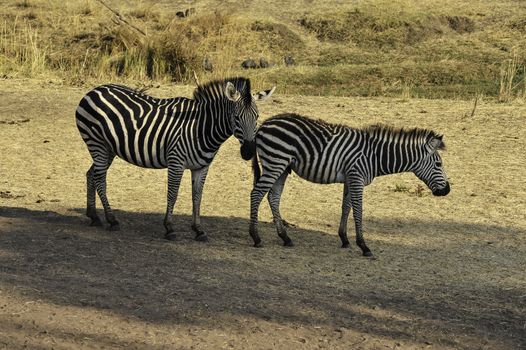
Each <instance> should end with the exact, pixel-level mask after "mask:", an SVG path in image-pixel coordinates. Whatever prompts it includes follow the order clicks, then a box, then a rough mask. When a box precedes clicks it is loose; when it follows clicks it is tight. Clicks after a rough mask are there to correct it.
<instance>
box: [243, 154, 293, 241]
mask: <svg viewBox="0 0 526 350" xmlns="http://www.w3.org/2000/svg"><path fill="white" fill-rule="evenodd" d="M262 165H263V167H262V168H263V174H262V175H261V177H260V178H259V179H258V181H257V182H256V184H255V185H254V189H253V190H252V192H251V193H250V229H249V233H250V236H251V237H252V240H253V241H254V247H261V238H260V237H259V234H258V213H259V205H260V204H261V201H262V200H263V197H265V195H266V194H267V192H268V191H269V190H270V189H271V188H272V186H274V183H275V182H276V180H277V179H278V178H279V177H280V175H281V174H283V172H284V171H285V169H286V167H287V166H288V163H287V164H283V167H282V166H281V165H278V167H277V168H275V169H270V168H267V167H266V166H265V164H263V163H262Z"/></svg>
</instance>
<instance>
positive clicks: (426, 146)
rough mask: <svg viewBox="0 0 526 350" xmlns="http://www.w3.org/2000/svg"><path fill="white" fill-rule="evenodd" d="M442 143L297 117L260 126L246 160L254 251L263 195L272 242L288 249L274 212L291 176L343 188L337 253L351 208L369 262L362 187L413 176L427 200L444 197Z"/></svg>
mask: <svg viewBox="0 0 526 350" xmlns="http://www.w3.org/2000/svg"><path fill="white" fill-rule="evenodd" d="M442 137H443V136H442V135H439V134H437V133H436V132H434V131H432V130H426V129H419V128H414V129H409V130H406V129H396V128H393V127H389V126H384V125H372V126H369V127H366V128H364V129H355V128H351V127H348V126H345V125H337V124H329V123H326V122H323V121H321V120H313V119H309V118H306V117H303V116H300V115H297V114H281V115H277V116H275V117H272V118H270V119H268V120H266V121H265V122H264V123H263V124H262V125H261V127H260V128H259V130H258V132H257V134H256V155H255V156H254V158H253V159H252V167H253V170H254V188H253V190H252V192H251V195H250V236H251V237H252V239H253V240H254V246H255V247H259V246H261V239H260V237H259V235H258V230H257V224H258V211H259V205H260V203H261V200H262V199H263V197H264V196H265V194H266V193H267V192H268V202H269V204H270V209H271V211H272V215H273V218H274V223H275V225H276V230H277V233H278V236H279V237H281V239H283V242H284V245H285V246H292V245H293V243H292V240H291V239H290V238H289V236H288V235H287V232H286V230H285V227H284V224H283V220H282V219H281V215H280V212H279V204H280V198H281V193H282V191H283V187H284V185H285V181H286V179H287V176H288V174H289V173H290V172H291V170H293V171H294V172H295V173H296V174H298V175H299V176H300V177H302V178H304V179H306V180H309V181H311V182H316V183H322V184H327V183H343V184H344V190H343V202H342V215H341V220H340V226H339V229H338V234H339V236H340V239H341V242H342V247H343V248H346V247H348V246H349V240H348V238H347V219H348V217H349V212H350V209H351V207H352V209H353V216H354V224H355V228H356V244H357V245H358V247H360V248H361V250H362V253H363V255H364V256H372V255H373V254H372V252H371V250H370V249H369V248H368V247H367V245H366V244H365V241H364V239H363V233H362V198H363V190H364V187H365V186H367V185H368V184H370V183H371V182H372V181H373V179H374V178H375V177H376V176H381V175H388V174H394V173H401V172H413V173H414V174H415V175H416V176H417V177H418V178H419V179H420V180H422V181H423V182H424V183H425V184H426V185H427V186H428V187H429V189H430V190H431V191H432V192H433V195H435V196H445V195H447V194H448V193H449V191H450V187H449V182H448V179H447V175H446V173H445V172H444V168H443V166H442V160H441V158H440V155H439V153H438V152H437V151H438V150H442V149H445V144H444V142H443V141H442ZM258 157H259V159H260V162H261V169H260V168H259V164H258Z"/></svg>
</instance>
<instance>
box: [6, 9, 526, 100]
mask: <svg viewBox="0 0 526 350" xmlns="http://www.w3.org/2000/svg"><path fill="white" fill-rule="evenodd" d="M107 3H108V4H109V5H110V6H111V7H112V8H114V9H115V10H117V11H118V12H119V13H120V14H121V16H123V18H125V19H126V20H127V21H128V22H129V23H130V24H131V25H133V26H135V27H137V28H138V29H139V30H140V31H142V32H144V33H146V36H145V35H143V34H141V33H140V32H139V31H138V30H135V29H133V28H132V27H130V26H129V25H127V24H125V23H124V22H122V21H121V20H119V19H118V17H117V16H115V15H114V14H113V13H112V12H110V11H109V10H108V9H106V8H105V7H103V6H102V5H101V4H100V3H99V2H97V1H95V0H74V1H68V2H66V3H64V2H60V1H58V0H51V1H43V0H27V1H18V0H7V1H6V3H5V5H4V6H2V8H1V9H0V27H1V33H2V41H1V43H0V72H1V73H2V74H4V75H7V76H14V77H16V76H25V77H37V76H40V77H51V78H56V79H60V80H62V81H64V82H66V83H67V84H85V83H90V82H102V81H108V80H111V81H141V82H143V83H145V82H152V81H157V82H166V81H183V82H184V81H189V80H190V78H191V76H192V74H191V73H192V71H193V70H195V71H197V72H198V74H199V75H200V76H203V78H202V79H203V80H205V79H210V78H217V77H224V76H227V75H235V74H243V75H248V76H250V77H254V78H257V79H258V80H260V81H264V82H266V83H268V84H276V85H279V86H280V89H283V90H282V91H286V92H287V93H301V94H321V95H363V96H376V95H394V96H407V95H410V96H421V97H464V98H465V97H473V96H476V95H477V94H483V95H486V96H494V97H498V96H499V95H502V88H503V87H502V86H503V85H502V84H501V80H502V79H504V80H505V79H508V80H509V77H510V75H509V74H512V75H513V77H514V79H512V87H515V89H512V90H513V91H510V92H509V94H511V95H510V97H505V98H504V99H506V100H507V99H509V98H516V97H517V96H518V97H521V96H522V94H523V91H524V89H523V88H522V86H524V84H523V85H519V86H518V87H517V86H516V85H517V83H518V82H519V81H522V80H521V79H522V77H523V76H524V73H523V70H521V69H522V67H523V66H522V65H523V62H524V60H525V58H526V57H525V54H524V52H526V50H525V49H526V40H525V39H524V37H525V35H524V34H525V33H526V29H525V26H524V21H523V17H524V14H525V13H526V9H525V6H526V5H524V4H523V3H521V2H517V1H511V0H499V1H495V2H491V3H490V2H487V1H482V0H478V1H471V2H469V3H468V2H458V1H451V0H441V1H440V3H439V4H437V3H436V2H435V1H429V0H428V1H420V2H414V1H407V0H397V1H383V0H369V1H356V2H353V3H349V2H345V1H336V0H334V1H331V2H323V3H320V2H316V3H312V2H307V1H293V2H287V3H283V2H278V1H267V2H265V5H263V4H259V3H257V2H253V1H245V2H240V3H236V4H233V3H224V2H220V1H215V0H204V1H199V2H196V3H195V4H194V5H192V6H193V7H195V12H194V13H193V14H191V15H190V16H189V17H187V18H184V19H181V18H178V17H177V16H175V13H176V12H177V11H184V10H185V9H188V3H187V2H184V1H170V2H168V1H161V2H154V1H149V0H144V1H140V2H138V3H136V4H135V5H133V6H131V5H130V4H129V3H127V2H121V1H111V2H110V1H108V2H107ZM336 8H337V10H335V9H336ZM212 9H216V10H212ZM286 55H292V56H293V57H294V58H295V60H296V65H295V66H292V67H286V66H285V65H284V63H283V58H284V56H286ZM260 57H266V58H267V60H269V61H270V62H271V63H273V64H275V66H274V68H269V69H258V70H251V71H249V72H247V71H242V70H241V68H240V63H241V62H242V61H243V60H244V59H247V58H252V59H254V60H256V61H259V58H260ZM205 58H208V59H209V60H210V61H211V62H212V64H213V66H214V72H213V73H209V72H205V71H204V70H203V67H202V62H203V60H204V59H205ZM509 59H513V60H516V62H517V65H516V66H514V68H515V71H513V72H511V71H510V72H508V71H509V69H510V67H509V66H508V65H507V62H508V60H509ZM503 66H505V67H506V70H505V71H506V73H505V74H507V75H504V76H503V75H502V73H501V67H503ZM506 84H508V85H506ZM504 89H508V90H509V83H504ZM501 99H502V98H501Z"/></svg>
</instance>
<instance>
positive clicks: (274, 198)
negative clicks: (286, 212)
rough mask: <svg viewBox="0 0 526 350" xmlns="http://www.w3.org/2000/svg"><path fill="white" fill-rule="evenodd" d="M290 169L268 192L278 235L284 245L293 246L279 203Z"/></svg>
mask: <svg viewBox="0 0 526 350" xmlns="http://www.w3.org/2000/svg"><path fill="white" fill-rule="evenodd" d="M287 176H288V171H285V172H284V173H283V174H282V175H281V176H280V177H279V178H278V179H277V180H276V182H275V183H274V186H272V189H271V190H270V191H269V193H268V203H269V204H270V210H271V211H272V216H273V219H274V224H275V225H276V231H277V233H278V236H279V237H280V238H281V239H282V240H283V245H284V246H285V247H292V246H294V243H292V240H291V239H290V238H289V236H288V235H287V230H286V229H285V224H284V220H283V219H282V218H281V214H280V212H279V203H280V199H281V194H282V193H283V187H284V186H285V181H286V180H287Z"/></svg>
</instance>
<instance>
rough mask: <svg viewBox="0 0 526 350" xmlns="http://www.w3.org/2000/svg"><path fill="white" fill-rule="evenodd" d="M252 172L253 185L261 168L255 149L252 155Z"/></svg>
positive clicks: (259, 175) (259, 174)
mask: <svg viewBox="0 0 526 350" xmlns="http://www.w3.org/2000/svg"><path fill="white" fill-rule="evenodd" d="M252 172H253V173H254V186H255V185H256V183H257V182H258V180H259V178H260V177H261V169H260V168H259V163H258V152H257V151H256V152H255V153H254V157H252Z"/></svg>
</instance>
